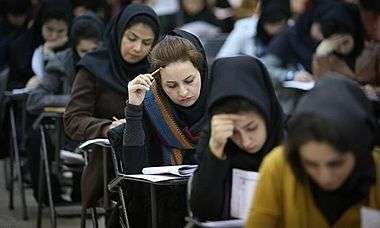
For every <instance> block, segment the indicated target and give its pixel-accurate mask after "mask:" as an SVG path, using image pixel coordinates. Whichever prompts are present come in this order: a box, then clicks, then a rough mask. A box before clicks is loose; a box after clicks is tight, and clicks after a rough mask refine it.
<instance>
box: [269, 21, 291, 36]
mask: <svg viewBox="0 0 380 228" xmlns="http://www.w3.org/2000/svg"><path fill="white" fill-rule="evenodd" d="M285 26H286V20H282V21H278V22H272V23H264V29H265V32H266V33H267V34H268V35H270V36H275V35H277V34H279V33H280V32H281V31H282V30H283V29H284V28H285Z"/></svg>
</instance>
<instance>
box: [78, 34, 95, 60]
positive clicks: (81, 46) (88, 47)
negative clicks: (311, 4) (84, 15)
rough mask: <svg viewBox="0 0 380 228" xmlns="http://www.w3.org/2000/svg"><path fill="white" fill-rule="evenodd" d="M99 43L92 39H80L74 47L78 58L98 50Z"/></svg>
mask: <svg viewBox="0 0 380 228" xmlns="http://www.w3.org/2000/svg"><path fill="white" fill-rule="evenodd" d="M98 45H99V42H98V41H96V40H92V39H81V40H79V42H78V44H77V46H76V47H75V49H76V51H77V53H78V55H79V57H81V58H82V57H83V56H84V55H85V54H87V53H90V52H93V51H95V50H96V49H97V48H98Z"/></svg>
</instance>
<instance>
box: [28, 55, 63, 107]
mask: <svg viewBox="0 0 380 228" xmlns="http://www.w3.org/2000/svg"><path fill="white" fill-rule="evenodd" d="M51 61H52V62H49V63H48V64H47V66H46V71H45V75H44V80H43V81H41V83H40V84H39V85H38V86H37V88H36V89H34V90H33V91H32V92H31V93H30V95H29V97H28V100H27V102H26V108H27V110H28V111H29V112H31V113H40V112H42V110H43V108H44V107H49V106H50V107H64V106H66V105H67V103H68V102H69V99H70V95H69V94H59V93H60V88H61V87H62V80H61V79H62V78H63V79H65V77H67V75H66V73H65V72H64V70H63V69H62V68H63V66H61V65H60V64H61V63H60V62H59V60H58V59H53V60H51ZM53 65H54V66H55V67H53Z"/></svg>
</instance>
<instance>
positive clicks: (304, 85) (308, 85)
mask: <svg viewBox="0 0 380 228" xmlns="http://www.w3.org/2000/svg"><path fill="white" fill-rule="evenodd" d="M314 85H315V82H314V81H312V82H300V81H285V82H283V83H282V86H283V87H286V88H295V89H300V90H311V89H312V88H313V87H314Z"/></svg>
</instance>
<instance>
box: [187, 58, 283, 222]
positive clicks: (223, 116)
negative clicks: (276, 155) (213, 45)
mask: <svg viewBox="0 0 380 228" xmlns="http://www.w3.org/2000/svg"><path fill="white" fill-rule="evenodd" d="M211 73H212V77H213V78H215V80H214V82H213V85H212V89H211V94H210V100H209V102H208V112H209V114H210V116H211V120H210V127H209V129H210V130H207V131H206V132H205V133H204V134H203V135H202V138H201V142H200V144H199V146H198V149H197V153H198V154H199V155H200V156H199V157H198V158H199V159H200V167H199V170H198V171H197V172H196V173H195V174H194V177H193V178H194V179H193V182H192V188H191V196H190V207H191V209H192V212H193V215H194V217H196V218H197V219H200V220H202V221H204V220H222V219H228V218H231V215H230V212H229V209H230V192H231V185H232V169H233V168H239V169H243V170H249V171H257V170H258V169H259V166H260V163H261V161H262V159H263V158H264V156H265V155H266V154H267V153H268V152H269V151H271V150H272V149H273V148H274V147H275V146H277V145H279V143H280V142H281V140H282V134H283V121H282V115H283V113H282V110H281V107H280V105H279V103H278V101H277V98H276V95H275V93H274V90H273V87H272V84H271V80H270V77H269V75H268V72H267V71H266V68H265V66H264V65H263V64H262V63H261V62H260V61H258V60H257V59H255V58H253V57H249V56H240V57H230V58H222V59H218V60H217V61H216V62H215V63H214V64H213V67H212V72H211Z"/></svg>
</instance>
